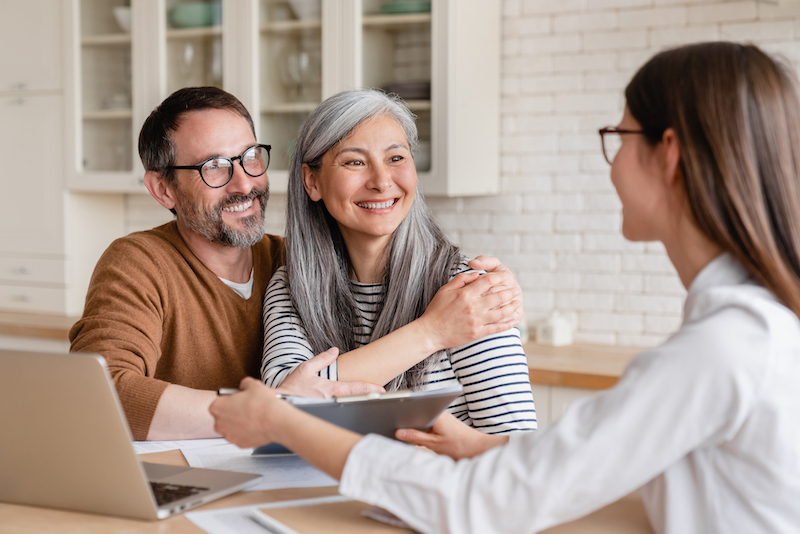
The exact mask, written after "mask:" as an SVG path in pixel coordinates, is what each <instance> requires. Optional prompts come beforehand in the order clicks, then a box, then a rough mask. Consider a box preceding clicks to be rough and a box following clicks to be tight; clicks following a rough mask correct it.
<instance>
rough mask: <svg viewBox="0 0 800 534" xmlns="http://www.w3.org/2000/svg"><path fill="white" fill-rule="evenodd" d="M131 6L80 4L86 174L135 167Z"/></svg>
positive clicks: (92, 0)
mask: <svg viewBox="0 0 800 534" xmlns="http://www.w3.org/2000/svg"><path fill="white" fill-rule="evenodd" d="M130 30H131V8H130V6H129V5H126V2H124V1H123V0H118V1H110V0H83V1H82V2H81V3H80V41H81V42H80V54H81V58H80V64H81V68H80V77H81V79H80V83H81V87H82V91H81V106H82V114H81V117H80V120H81V124H82V128H81V130H82V134H83V135H82V139H81V142H82V145H81V146H82V151H81V152H82V161H81V164H82V165H81V167H82V169H83V170H84V171H89V172H94V171H130V170H132V165H133V140H132V134H131V132H132V111H131V110H132V92H131V87H132V84H131V45H132V41H131V33H130Z"/></svg>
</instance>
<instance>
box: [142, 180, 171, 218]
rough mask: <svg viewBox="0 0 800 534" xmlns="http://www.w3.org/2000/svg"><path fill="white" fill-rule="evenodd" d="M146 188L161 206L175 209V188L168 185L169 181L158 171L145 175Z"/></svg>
mask: <svg viewBox="0 0 800 534" xmlns="http://www.w3.org/2000/svg"><path fill="white" fill-rule="evenodd" d="M144 186H145V187H146V188H147V190H148V191H150V194H151V195H153V198H154V199H156V200H157V201H158V203H159V204H161V205H162V206H164V207H165V208H167V209H168V210H171V209H173V208H174V207H175V191H174V188H173V187H171V186H170V185H168V184H167V181H166V180H165V179H164V178H162V177H161V175H160V174H158V173H157V172H156V171H147V172H145V173H144Z"/></svg>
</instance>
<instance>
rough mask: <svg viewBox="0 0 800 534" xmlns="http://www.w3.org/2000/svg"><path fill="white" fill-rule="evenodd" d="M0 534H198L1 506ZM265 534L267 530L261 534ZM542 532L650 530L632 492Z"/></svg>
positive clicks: (179, 526)
mask: <svg viewBox="0 0 800 534" xmlns="http://www.w3.org/2000/svg"><path fill="white" fill-rule="evenodd" d="M141 458H142V459H143V460H146V461H149V462H157V463H164V464H172V465H186V460H185V459H184V458H183V454H181V452H180V451H177V450H176V451H167V452H157V453H151V454H143V455H141ZM337 493H338V492H337V488H336V487H327V488H295V489H282V490H261V491H243V492H239V493H236V494H234V495H230V496H228V497H225V498H223V499H219V500H217V501H214V502H212V503H209V504H206V505H204V506H201V507H199V508H195V510H211V509H217V508H228V507H234V506H245V505H248V504H258V503H268V502H276V501H284V500H292V499H307V498H312V497H323V496H329V495H336V494H337ZM0 532H2V533H3V534H44V533H50V532H53V533H59V534H109V533H117V532H120V533H122V532H124V533H125V534H150V533H160V534H203V532H204V531H203V530H202V529H200V528H199V527H197V526H195V524H194V523H192V522H191V521H189V520H188V519H186V517H184V515H183V514H181V515H177V516H173V517H170V518H168V519H164V520H161V521H141V520H136V519H123V518H118V517H108V516H101V515H93V514H84V513H79V512H68V511H65V510H54V509H49V508H37V507H32V506H21V505H16V504H5V503H0ZM265 532H266V531H265ZM545 532H547V534H584V533H586V534H589V533H591V534H606V533H608V534H612V533H613V534H651V533H652V532H653V531H652V529H651V528H650V524H649V522H648V520H647V517H646V515H645V512H644V508H643V506H642V502H641V499H640V498H639V496H638V494H636V493H634V494H631V495H629V496H627V497H625V498H623V499H621V500H620V501H618V502H616V503H614V504H611V505H609V506H607V507H605V508H603V509H602V510H598V511H597V512H595V513H593V514H590V515H588V516H586V517H584V518H582V519H579V520H577V521H573V522H571V523H566V524H564V525H560V526H558V527H554V528H551V529H548V530H546V531H545Z"/></svg>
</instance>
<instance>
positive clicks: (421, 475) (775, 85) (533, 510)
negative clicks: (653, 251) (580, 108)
mask: <svg viewBox="0 0 800 534" xmlns="http://www.w3.org/2000/svg"><path fill="white" fill-rule="evenodd" d="M625 96H626V100H627V106H626V107H625V111H624V114H623V116H622V121H621V122H620V123H619V125H618V126H617V127H613V128H603V129H602V130H600V134H601V138H602V141H603V151H604V154H605V156H606V158H607V160H608V161H609V162H610V163H611V181H612V182H613V184H614V187H615V188H616V190H617V193H618V194H619V197H620V200H621V201H622V218H623V223H622V232H623V234H624V235H625V237H626V238H628V239H630V240H637V241H651V240H658V241H661V242H662V243H663V244H664V246H665V248H666V251H667V254H668V256H669V258H670V260H671V262H672V263H673V265H674V266H675V270H676V271H677V273H678V276H679V277H680V279H681V281H682V283H683V284H684V286H685V287H686V288H687V289H688V296H687V298H686V304H685V307H684V318H683V324H682V325H681V327H680V329H679V330H678V331H677V332H676V333H675V334H673V335H672V336H671V337H670V338H669V339H668V340H667V341H666V342H664V344H662V345H661V346H659V347H656V348H653V349H651V350H648V351H645V352H644V353H642V354H640V355H639V356H638V357H637V358H635V359H634V360H633V361H632V362H631V364H630V365H629V366H628V368H627V369H626V371H625V373H624V375H623V376H622V378H621V379H620V381H619V383H618V384H617V386H615V387H614V388H612V389H609V390H606V391H603V392H600V393H598V394H597V395H595V396H594V397H591V398H587V399H582V400H580V401H577V402H575V403H574V404H573V405H571V406H570V407H569V409H568V410H567V411H566V413H565V414H564V415H563V416H562V417H561V419H559V420H558V421H557V422H555V423H553V424H552V425H550V426H548V427H546V428H544V429H543V430H540V431H538V432H536V433H528V434H523V435H516V436H511V437H510V438H509V437H507V436H489V435H484V434H479V433H476V432H474V431H473V430H472V429H469V428H468V427H466V426H465V425H462V424H460V423H458V422H457V421H455V420H453V418H452V417H448V416H446V415H444V416H442V417H441V418H440V419H439V420H438V421H437V423H436V424H435V425H434V428H433V429H432V431H431V432H430V433H423V432H417V431H411V430H400V431H398V433H397V437H398V438H399V439H401V440H404V441H408V442H411V443H415V444H420V445H425V446H427V447H428V448H429V449H432V450H434V451H436V452H439V453H441V454H440V455H438V456H437V455H433V454H430V453H429V452H427V451H422V450H420V449H418V448H414V447H409V446H408V445H405V444H401V443H397V442H393V441H391V440H387V439H385V438H382V437H377V436H367V437H362V436H359V435H356V434H353V433H350V432H348V431H346V430H342V429H340V428H337V427H334V426H332V425H329V424H327V423H325V422H322V421H318V420H316V419H314V418H312V417H310V416H307V415H306V414H301V413H297V410H295V409H294V408H293V407H291V406H289V405H288V404H287V403H284V402H281V401H278V400H277V399H275V398H274V394H271V393H270V390H269V389H267V388H264V387H263V385H262V384H259V383H258V382H256V381H254V380H247V379H246V381H245V382H243V384H242V387H243V388H244V389H245V392H244V393H242V394H239V395H234V396H232V397H231V398H229V399H222V400H218V401H216V402H215V404H213V405H212V407H211V411H212V414H213V415H214V416H215V417H216V421H217V427H216V428H217V430H218V431H220V432H221V433H222V434H223V435H224V436H225V437H227V438H228V439H229V440H231V441H233V442H234V443H237V444H240V445H243V446H247V445H254V444H258V443H264V442H268V441H271V440H274V441H277V442H279V443H282V444H284V445H286V446H288V447H290V448H291V449H292V450H294V451H295V452H297V453H298V454H300V455H301V456H303V457H304V458H306V459H307V460H309V461H310V462H311V463H313V464H314V465H316V466H318V467H320V468H321V469H324V470H325V471H326V472H328V473H330V474H331V475H333V476H336V477H338V478H340V479H341V485H340V487H339V491H340V492H341V493H342V494H344V495H347V496H350V497H353V498H356V499H359V500H363V501H367V502H370V503H372V504H377V505H379V506H382V507H384V508H386V509H388V510H390V511H391V512H393V513H394V514H396V515H398V516H400V517H401V518H403V519H404V520H405V521H406V522H407V523H409V524H410V525H411V526H412V527H413V528H415V529H417V530H418V531H420V532H535V531H538V530H541V529H544V528H547V527H549V526H552V525H555V524H558V523H561V522H565V521H569V520H572V519H575V518H577V517H580V516H582V515H585V514H587V513H589V512H591V511H593V510H596V509H598V508H600V507H602V506H604V505H606V504H609V503H611V502H614V501H616V500H618V499H619V498H621V497H622V496H624V495H626V494H627V493H629V492H631V491H633V490H634V489H636V488H639V487H641V493H642V496H643V499H644V504H645V507H646V508H647V512H648V515H649V517H650V521H651V523H652V525H653V527H654V528H655V530H656V532H659V533H675V534H686V533H703V534H706V533H736V532H742V533H751V532H770V533H776V532H784V533H790V532H792V533H794V532H798V531H800V505H798V503H800V415H798V414H800V389H798V383H800V321H799V320H798V313H800V261H799V258H800V254H799V253H798V252H799V251H800V236H799V235H798V232H800V220H798V217H800V195H798V192H799V191H798V178H800V102H799V101H798V93H797V85H796V80H795V77H794V75H793V74H790V70H789V69H788V68H785V67H782V66H781V65H779V64H778V63H776V62H775V61H774V60H773V59H771V58H770V57H769V56H767V55H766V54H764V53H763V52H762V51H761V50H759V49H758V48H756V47H755V46H751V45H740V44H735V43H703V44H696V45H689V46H685V47H681V48H677V49H674V50H668V51H665V52H662V53H660V54H658V55H656V56H655V57H654V58H653V59H651V60H650V61H648V62H647V64H645V65H644V66H643V67H642V68H641V69H640V70H639V72H638V73H637V74H636V75H635V76H634V78H633V80H632V81H631V82H630V84H629V85H628V87H627V89H626V91H625ZM448 456H450V457H452V458H455V459H457V460H459V459H460V460H461V461H457V462H454V461H453V459H451V458H449V457H448Z"/></svg>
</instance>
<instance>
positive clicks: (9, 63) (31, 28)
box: [0, 0, 62, 91]
mask: <svg viewBox="0 0 800 534" xmlns="http://www.w3.org/2000/svg"><path fill="white" fill-rule="evenodd" d="M61 8H62V2H61V0H24V1H22V0H16V1H9V0H5V1H3V2H0V20H2V21H3V31H0V50H3V51H5V52H4V53H3V54H0V91H33V90H36V91H39V90H58V89H61V88H62V81H61V79H62V78H61V75H62V72H61V56H60V55H59V54H57V53H53V51H56V50H60V49H61V24H62V18H61ZM12 50H13V51H15V52H11V51H12Z"/></svg>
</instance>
